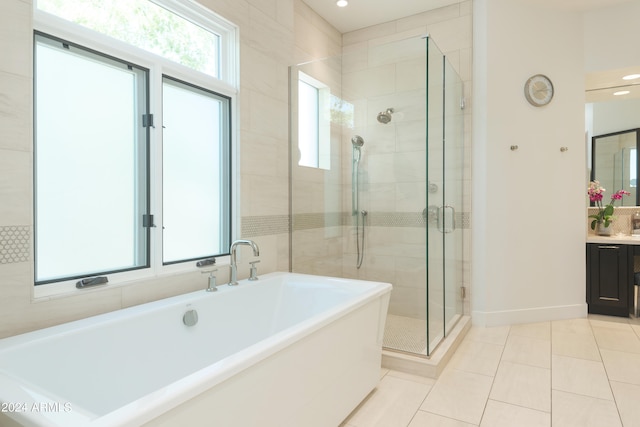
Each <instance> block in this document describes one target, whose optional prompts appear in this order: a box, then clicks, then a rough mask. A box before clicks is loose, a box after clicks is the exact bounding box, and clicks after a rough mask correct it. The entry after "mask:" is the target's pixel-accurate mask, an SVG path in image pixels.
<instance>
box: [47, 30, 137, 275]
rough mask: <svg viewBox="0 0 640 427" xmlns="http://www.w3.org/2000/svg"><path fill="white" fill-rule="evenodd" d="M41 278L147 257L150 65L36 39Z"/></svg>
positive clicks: (93, 271)
mask: <svg viewBox="0 0 640 427" xmlns="http://www.w3.org/2000/svg"><path fill="white" fill-rule="evenodd" d="M35 55H36V59H35V64H36V68H35V74H36V76H35V88H36V89H35V90H36V94H37V95H36V100H37V102H36V104H35V116H36V127H35V129H36V149H35V171H36V174H35V175H36V176H35V186H36V197H35V204H36V210H35V212H36V218H35V222H36V254H35V256H36V281H37V282H43V281H47V280H52V279H56V278H61V277H66V278H71V277H78V276H83V275H92V274H97V273H102V272H108V271H117V270H122V269H129V268H135V267H138V266H143V265H146V264H147V262H148V261H147V249H146V247H147V237H146V229H144V228H142V226H141V223H142V215H143V214H144V213H146V211H145V208H146V205H147V203H146V187H147V183H146V175H147V174H146V170H145V167H144V165H145V164H146V158H145V153H146V140H145V131H144V129H143V128H142V126H141V123H140V120H139V119H141V118H142V114H143V112H144V111H145V110H144V107H143V106H144V105H146V94H145V89H146V82H145V78H146V77H145V72H144V71H141V70H139V69H136V68H135V67H132V66H128V65H127V64H124V63H118V62H116V61H114V60H110V59H106V58H102V57H99V56H98V55H96V54H92V53H88V52H86V51H83V50H82V49H80V48H77V47H75V46H69V45H67V44H64V46H63V44H62V43H61V42H56V41H53V40H48V39H45V38H43V37H41V36H38V37H37V39H36V53H35Z"/></svg>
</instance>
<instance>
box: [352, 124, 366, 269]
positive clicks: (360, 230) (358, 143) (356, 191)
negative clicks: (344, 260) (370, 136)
mask: <svg viewBox="0 0 640 427" xmlns="http://www.w3.org/2000/svg"><path fill="white" fill-rule="evenodd" d="M351 144H352V146H353V165H352V169H351V208H352V210H351V215H352V216H355V217H356V250H357V259H356V267H357V268H360V267H361V266H362V261H363V260H364V226H365V219H366V216H367V211H365V210H362V211H361V210H360V180H359V176H360V159H361V157H362V150H361V148H362V146H363V145H364V139H362V137H361V136H360V135H354V136H353V138H351ZM361 218H362V226H360V222H361V221H360V219H361ZM361 236H362V237H361Z"/></svg>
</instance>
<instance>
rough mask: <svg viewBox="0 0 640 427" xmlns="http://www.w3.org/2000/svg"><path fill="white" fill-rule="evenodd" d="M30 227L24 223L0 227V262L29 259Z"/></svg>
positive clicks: (9, 262) (8, 262)
mask: <svg viewBox="0 0 640 427" xmlns="http://www.w3.org/2000/svg"><path fill="white" fill-rule="evenodd" d="M30 241H31V228H30V227H28V226H26V225H24V226H22V225H15V226H3V227H0V264H11V263H15V262H25V261H29V242H30Z"/></svg>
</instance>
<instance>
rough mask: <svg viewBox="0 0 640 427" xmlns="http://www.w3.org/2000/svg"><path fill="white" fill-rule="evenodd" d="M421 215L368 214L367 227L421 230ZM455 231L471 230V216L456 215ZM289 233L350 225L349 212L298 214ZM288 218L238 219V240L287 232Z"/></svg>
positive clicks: (468, 213)
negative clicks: (239, 237) (240, 234)
mask: <svg viewBox="0 0 640 427" xmlns="http://www.w3.org/2000/svg"><path fill="white" fill-rule="evenodd" d="M425 224H426V222H425V218H424V217H423V216H422V213H421V212H370V213H369V214H368V216H367V225H369V226H372V227H424V226H425ZM456 224H457V225H458V228H461V229H470V228H471V213H470V212H458V213H456ZM291 225H292V228H293V231H301V230H312V229H317V228H325V227H339V226H350V225H353V218H352V216H351V213H349V212H326V213H300V214H294V215H293V221H292V224H291ZM289 226H290V224H289V216H288V215H262V216H246V217H243V218H242V226H241V228H242V236H243V237H256V236H268V235H273V234H286V233H288V232H289Z"/></svg>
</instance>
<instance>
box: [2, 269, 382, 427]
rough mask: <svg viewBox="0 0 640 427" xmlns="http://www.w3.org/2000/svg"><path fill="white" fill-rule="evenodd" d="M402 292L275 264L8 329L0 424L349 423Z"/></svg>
mask: <svg viewBox="0 0 640 427" xmlns="http://www.w3.org/2000/svg"><path fill="white" fill-rule="evenodd" d="M390 292H391V285H390V284H387V283H378V282H365V281H357V280H346V279H337V278H329V277H320V276H309V275H301V274H292V273H270V274H266V275H263V276H261V277H260V280H258V281H255V282H250V281H247V280H244V281H241V282H240V285H239V286H236V287H230V286H227V285H223V286H219V287H218V292H205V291H204V290H202V291H200V292H194V293H190V294H185V295H180V296H177V297H173V298H168V299H165V300H161V301H156V302H153V303H148V304H144V305H140V306H136V307H131V308H127V309H123V310H119V311H117V312H112V313H107V314H104V315H99V316H95V317H91V318H88V319H84V320H80V321H76V322H71V323H67V324H64V325H59V326H54V327H51V328H47V329H42V330H39V331H34V332H30V333H26V334H23V335H18V336H15V337H10V338H5V339H3V340H0V405H1V407H0V425H1V426H3V427H7V426H14V425H15V426H60V427H72V426H91V427H97V426H101V427H116V426H143V425H144V426H176V425H185V426H186V425H188V426H216V427H254V426H255V427H271V426H274V427H275V426H278V427H312V426H317V427H330V426H337V425H338V424H340V422H341V421H342V420H343V419H344V418H345V417H346V416H347V415H348V414H349V413H350V412H351V411H352V410H353V409H354V408H355V407H356V406H357V405H358V403H360V401H361V400H362V399H364V398H365V397H366V396H367V394H368V393H369V392H370V391H371V390H372V389H373V388H374V387H375V386H376V385H377V383H378V379H379V375H380V361H381V346H382V335H383V331H384V322H385V318H386V312H387V307H388V304H389V294H390ZM195 313H197V316H196V315H195ZM194 323H195V324H194Z"/></svg>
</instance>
